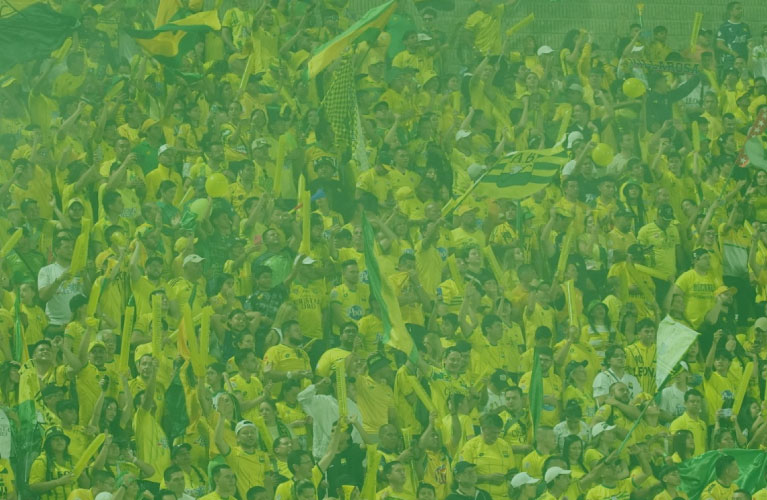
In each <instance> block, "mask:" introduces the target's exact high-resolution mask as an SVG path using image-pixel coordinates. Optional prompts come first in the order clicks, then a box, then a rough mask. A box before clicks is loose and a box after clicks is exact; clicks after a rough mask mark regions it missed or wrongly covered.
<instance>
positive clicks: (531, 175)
mask: <svg viewBox="0 0 767 500" xmlns="http://www.w3.org/2000/svg"><path fill="white" fill-rule="evenodd" d="M567 161H568V158H567V155H566V153H565V152H564V151H553V150H529V151H517V152H514V153H510V154H508V155H507V156H505V157H504V158H502V159H501V160H500V161H499V162H498V163H496V164H495V165H493V166H492V167H491V168H490V170H489V171H488V172H487V173H486V174H485V175H484V176H483V177H482V178H481V179H480V181H479V182H478V184H477V187H476V192H477V194H479V195H481V196H485V197H488V198H508V199H512V200H521V199H522V198H526V197H528V196H530V195H532V194H534V193H536V192H538V191H540V190H541V189H543V188H544V187H546V186H547V185H548V184H549V183H550V182H551V180H552V179H553V178H554V176H556V175H557V174H558V173H559V171H560V170H561V169H562V167H563V166H564V165H565V163H567Z"/></svg>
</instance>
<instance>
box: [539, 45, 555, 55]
mask: <svg viewBox="0 0 767 500" xmlns="http://www.w3.org/2000/svg"><path fill="white" fill-rule="evenodd" d="M552 52H554V49H552V48H551V47H549V46H548V45H541V46H540V47H538V55H539V56H542V55H546V54H551V53H552Z"/></svg>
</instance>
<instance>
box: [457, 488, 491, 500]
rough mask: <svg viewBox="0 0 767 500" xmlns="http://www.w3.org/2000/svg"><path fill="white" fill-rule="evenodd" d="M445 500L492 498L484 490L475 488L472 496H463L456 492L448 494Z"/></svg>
mask: <svg viewBox="0 0 767 500" xmlns="http://www.w3.org/2000/svg"><path fill="white" fill-rule="evenodd" d="M445 500H493V497H492V496H490V493H488V492H486V491H485V490H483V489H480V488H477V489H476V491H475V492H474V496H469V495H464V494H463V493H461V492H459V491H457V490H456V491H453V492H452V493H450V494H449V495H448V496H447V497H446V498H445Z"/></svg>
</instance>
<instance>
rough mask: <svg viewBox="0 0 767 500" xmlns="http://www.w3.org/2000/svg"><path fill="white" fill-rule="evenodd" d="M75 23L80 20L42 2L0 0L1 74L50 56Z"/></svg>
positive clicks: (73, 27)
mask: <svg viewBox="0 0 767 500" xmlns="http://www.w3.org/2000/svg"><path fill="white" fill-rule="evenodd" d="M76 24H77V20H75V19H73V18H71V17H69V16H65V15H63V14H59V13H58V12H56V11H55V10H53V9H52V8H51V6H50V5H48V4H46V3H43V2H40V1H38V2H34V3H32V2H29V1H28V0H24V1H21V2H17V1H15V0H14V1H9V0H0V73H2V72H4V71H8V70H9V69H11V68H12V67H14V66H15V65H17V64H20V63H25V62H29V61H34V60H36V59H43V58H46V57H48V56H50V55H51V52H53V51H55V50H56V49H58V48H59V47H61V45H62V44H63V43H64V40H66V39H67V37H69V36H70V35H71V34H72V32H73V31H74V29H75V25H76Z"/></svg>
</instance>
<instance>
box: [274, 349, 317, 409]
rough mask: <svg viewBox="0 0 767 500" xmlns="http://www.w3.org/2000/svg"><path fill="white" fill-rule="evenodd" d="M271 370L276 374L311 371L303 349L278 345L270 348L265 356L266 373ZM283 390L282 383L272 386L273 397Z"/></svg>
mask: <svg viewBox="0 0 767 500" xmlns="http://www.w3.org/2000/svg"><path fill="white" fill-rule="evenodd" d="M269 370H274V371H276V372H289V371H301V370H311V365H310V364H309V356H308V355H307V354H306V352H304V350H303V349H301V348H293V347H289V346H286V345H285V344H277V345H275V346H272V347H270V348H269V349H268V350H267V351H266V353H265V354H264V371H269ZM304 382H305V383H306V382H307V381H304ZM307 385H308V383H307ZM281 389H282V383H281V382H278V383H274V384H272V396H274V397H277V396H278V395H279V394H280V390H281Z"/></svg>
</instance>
